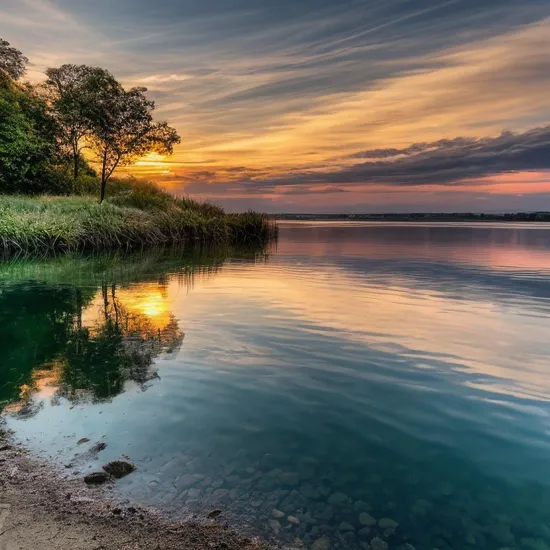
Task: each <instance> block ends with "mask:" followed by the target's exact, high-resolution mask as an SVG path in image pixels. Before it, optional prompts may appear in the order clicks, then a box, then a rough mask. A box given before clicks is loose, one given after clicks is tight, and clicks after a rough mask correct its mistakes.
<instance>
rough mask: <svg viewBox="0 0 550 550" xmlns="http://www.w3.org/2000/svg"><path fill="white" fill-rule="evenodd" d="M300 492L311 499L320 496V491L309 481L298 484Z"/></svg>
mask: <svg viewBox="0 0 550 550" xmlns="http://www.w3.org/2000/svg"><path fill="white" fill-rule="evenodd" d="M300 493H302V495H304V496H305V497H306V498H308V499H312V500H317V499H318V498H319V497H320V496H321V494H320V492H319V491H318V490H317V489H316V488H315V487H314V486H313V485H312V484H311V483H303V484H302V485H301V486H300Z"/></svg>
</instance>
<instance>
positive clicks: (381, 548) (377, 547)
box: [370, 537, 388, 550]
mask: <svg viewBox="0 0 550 550" xmlns="http://www.w3.org/2000/svg"><path fill="white" fill-rule="evenodd" d="M370 546H371V548H372V550H388V545H387V544H386V542H384V541H383V540H382V539H381V538H380V537H374V538H373V539H372V540H371V541H370Z"/></svg>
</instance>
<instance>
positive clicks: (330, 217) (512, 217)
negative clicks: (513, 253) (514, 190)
mask: <svg viewBox="0 0 550 550" xmlns="http://www.w3.org/2000/svg"><path fill="white" fill-rule="evenodd" d="M270 217H271V218H273V219H276V220H281V221H374V222H550V212H507V213H501V214H487V213H483V214H474V213H468V212H458V213H453V214H447V213H441V212H439V213H423V212H418V213H410V214H391V213H388V214H270Z"/></svg>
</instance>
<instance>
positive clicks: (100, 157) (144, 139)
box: [90, 85, 180, 201]
mask: <svg viewBox="0 0 550 550" xmlns="http://www.w3.org/2000/svg"><path fill="white" fill-rule="evenodd" d="M146 91H147V89H146V88H132V89H131V90H128V91H126V90H124V88H122V86H120V85H118V86H115V87H112V86H110V85H109V88H108V89H103V90H100V91H99V92H98V93H99V94H100V95H101V99H102V101H101V109H98V110H97V111H96V112H95V113H94V115H93V118H92V127H93V130H92V132H91V136H90V144H91V148H92V150H93V151H94V153H95V154H96V160H97V162H98V163H99V164H101V198H100V201H103V199H104V197H105V186H106V184H107V181H108V180H109V178H110V177H111V175H112V174H113V172H114V171H115V169H116V168H117V167H118V166H120V165H124V164H130V163H132V162H134V161H135V160H136V159H137V158H139V157H141V156H144V155H145V154H147V153H149V152H152V151H154V152H156V153H160V154H171V153H172V152H173V149H174V145H175V144H176V143H179V142H180V138H179V136H178V134H177V132H176V130H174V128H171V127H170V126H168V124H167V123H166V122H153V116H152V111H153V109H154V108H155V104H154V103H153V102H152V101H149V100H148V99H147V98H146V96H145V92H146Z"/></svg>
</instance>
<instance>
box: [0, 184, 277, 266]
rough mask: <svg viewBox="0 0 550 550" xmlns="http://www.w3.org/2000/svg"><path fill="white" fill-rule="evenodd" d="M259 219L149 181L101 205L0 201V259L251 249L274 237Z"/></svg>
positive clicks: (77, 200)
mask: <svg viewBox="0 0 550 550" xmlns="http://www.w3.org/2000/svg"><path fill="white" fill-rule="evenodd" d="M276 234H277V227H276V225H275V224H274V222H273V221H271V220H270V219H269V218H268V217H267V216H265V215H263V214H258V213H255V212H247V213H245V214H225V213H224V211H223V210H222V209H221V208H219V207H217V206H214V205H211V204H208V203H199V202H197V201H194V200H192V199H188V198H177V197H174V196H172V195H170V194H168V193H166V192H164V191H162V190H161V189H160V188H159V187H157V186H155V185H153V184H151V183H144V184H140V183H136V182H132V183H131V184H128V185H127V186H124V185H122V186H120V187H118V188H116V192H114V193H112V194H111V196H110V197H108V199H107V200H105V201H104V202H103V204H99V203H98V201H97V199H96V198H92V197H84V196H83V197H51V196H41V197H35V198H30V197H23V196H8V195H4V196H0V255H1V256H3V257H4V258H9V257H13V256H47V255H52V254H59V253H63V252H81V251H91V250H93V251H96V250H97V251H99V250H111V249H137V248H146V247H153V246H160V245H169V244H176V243H178V244H183V245H184V246H186V247H187V246H189V247H194V246H197V245H254V244H259V243H263V242H267V241H268V240H270V239H272V238H274V237H275V236H276Z"/></svg>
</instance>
